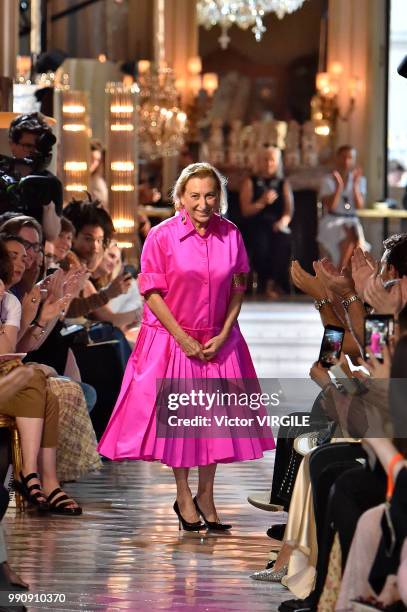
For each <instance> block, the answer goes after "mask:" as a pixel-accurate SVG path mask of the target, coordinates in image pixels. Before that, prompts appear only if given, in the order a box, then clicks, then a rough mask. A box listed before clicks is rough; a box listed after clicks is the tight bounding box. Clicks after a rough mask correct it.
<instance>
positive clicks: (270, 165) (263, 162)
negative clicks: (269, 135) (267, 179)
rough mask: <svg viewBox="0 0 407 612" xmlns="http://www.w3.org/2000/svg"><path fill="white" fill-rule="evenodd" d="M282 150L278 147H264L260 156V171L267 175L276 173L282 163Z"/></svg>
mask: <svg viewBox="0 0 407 612" xmlns="http://www.w3.org/2000/svg"><path fill="white" fill-rule="evenodd" d="M280 155H281V154H280V151H279V150H278V149H273V148H270V149H264V151H262V152H261V153H260V157H259V169H260V172H261V173H262V174H264V175H266V176H272V175H273V174H276V172H277V170H278V167H279V165H280Z"/></svg>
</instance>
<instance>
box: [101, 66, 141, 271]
mask: <svg viewBox="0 0 407 612" xmlns="http://www.w3.org/2000/svg"><path fill="white" fill-rule="evenodd" d="M146 63H147V61H146ZM139 64H140V62H139ZM148 69H149V66H148V67H147V70H148ZM139 71H140V66H139ZM138 97H139V88H138V85H137V84H136V83H133V84H131V85H130V84H125V83H107V85H106V104H107V113H106V117H107V122H106V144H107V178H108V185H109V209H110V214H111V216H112V219H113V224H114V227H115V230H116V236H115V238H116V240H117V243H118V245H119V246H120V247H121V248H123V249H129V250H130V249H133V250H130V252H129V257H128V259H129V260H131V259H132V257H133V258H135V257H136V256H137V255H138V254H137V253H136V251H135V249H134V247H135V246H136V244H137V240H136V233H137V225H138V224H137V201H138V193H137V185H138V178H137V159H138V136H137V134H138V130H137V127H138V126H137V105H138Z"/></svg>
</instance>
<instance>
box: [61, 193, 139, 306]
mask: <svg viewBox="0 0 407 612" xmlns="http://www.w3.org/2000/svg"><path fill="white" fill-rule="evenodd" d="M64 215H65V216H66V217H67V218H68V219H69V220H70V221H71V223H72V224H73V226H74V227H75V237H74V240H73V245H72V251H73V253H74V254H75V255H76V257H77V260H78V262H79V263H81V264H82V265H84V266H85V267H86V268H87V270H88V271H89V272H90V273H92V272H93V271H94V270H96V268H97V266H98V265H99V263H100V262H101V260H102V258H103V254H104V249H105V248H106V247H107V246H108V245H109V243H110V241H111V239H112V236H113V233H114V227H113V223H112V220H111V218H110V216H109V214H108V213H107V212H106V211H105V210H103V209H102V208H98V206H97V202H71V203H70V204H68V206H67V207H66V208H65V210H64ZM129 286H130V276H129V275H125V274H120V275H119V276H118V277H117V278H116V279H115V280H114V281H112V282H111V283H110V285H109V286H108V287H106V288H103V289H101V290H100V291H92V289H91V288H90V285H89V284H88V285H87V287H88V288H89V294H88V295H86V296H85V295H84V291H81V294H80V296H79V297H77V298H74V299H73V300H72V302H71V304H70V307H69V310H68V313H67V316H68V317H69V318H76V317H83V316H87V315H89V314H90V313H92V312H94V311H95V310H98V309H100V308H102V307H103V306H106V304H107V303H108V302H109V301H110V300H111V299H113V298H114V297H116V296H117V295H120V294H121V293H126V292H127V290H128V288H129Z"/></svg>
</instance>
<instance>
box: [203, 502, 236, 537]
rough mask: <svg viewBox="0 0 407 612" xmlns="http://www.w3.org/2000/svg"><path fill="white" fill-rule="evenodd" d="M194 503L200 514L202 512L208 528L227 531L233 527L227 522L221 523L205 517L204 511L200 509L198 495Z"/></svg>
mask: <svg viewBox="0 0 407 612" xmlns="http://www.w3.org/2000/svg"><path fill="white" fill-rule="evenodd" d="M194 504H195V508H196V510H197V512H198V514H200V515H201V516H202V518H203V520H204V522H205V525H206V526H207V528H208V529H211V530H212V531H227V530H228V529H232V525H228V524H227V523H221V522H220V521H208V520H206V518H205V515H204V513H203V512H202V510H201V509H200V507H199V506H198V502H197V500H196V496H195V497H194Z"/></svg>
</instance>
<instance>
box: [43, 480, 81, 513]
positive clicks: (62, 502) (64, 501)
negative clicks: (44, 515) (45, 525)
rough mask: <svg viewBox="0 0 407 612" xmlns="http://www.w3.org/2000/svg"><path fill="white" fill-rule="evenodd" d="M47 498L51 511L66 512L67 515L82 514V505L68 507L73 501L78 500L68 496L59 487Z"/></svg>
mask: <svg viewBox="0 0 407 612" xmlns="http://www.w3.org/2000/svg"><path fill="white" fill-rule="evenodd" d="M59 493H63V495H59ZM55 498H56V499H55ZM47 500H48V508H49V512H51V513H52V514H64V515H65V516H79V515H80V514H82V508H81V507H80V506H75V507H74V508H72V507H70V508H69V507H68V506H69V504H71V503H72V502H74V503H76V502H75V500H74V499H72V498H71V497H68V495H66V493H64V491H63V490H62V489H60V488H59V487H58V488H57V489H54V490H53V491H52V493H50V494H49V495H48V497H47Z"/></svg>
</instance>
